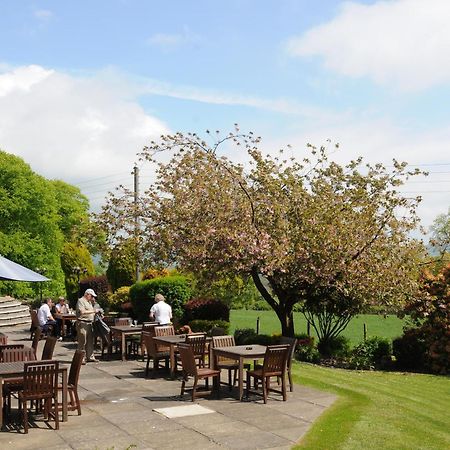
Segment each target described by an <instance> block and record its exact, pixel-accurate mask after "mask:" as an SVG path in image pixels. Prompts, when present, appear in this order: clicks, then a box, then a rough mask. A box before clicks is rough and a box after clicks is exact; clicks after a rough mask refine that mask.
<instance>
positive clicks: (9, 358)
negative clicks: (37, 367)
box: [3, 347, 36, 363]
mask: <svg viewBox="0 0 450 450" xmlns="http://www.w3.org/2000/svg"><path fill="white" fill-rule="evenodd" d="M16 361H36V355H35V353H34V350H33V349H32V348H28V347H27V348H24V347H22V348H7V349H5V350H3V362H5V363H7V362H16Z"/></svg>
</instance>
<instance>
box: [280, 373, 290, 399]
mask: <svg viewBox="0 0 450 450" xmlns="http://www.w3.org/2000/svg"><path fill="white" fill-rule="evenodd" d="M281 390H282V392H283V402H285V401H286V400H287V394H286V375H285V374H283V375H282V376H281ZM291 392H292V391H291Z"/></svg>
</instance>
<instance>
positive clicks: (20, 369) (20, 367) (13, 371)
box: [0, 361, 68, 428]
mask: <svg viewBox="0 0 450 450" xmlns="http://www.w3.org/2000/svg"><path fill="white" fill-rule="evenodd" d="M24 365H25V362H24V361H17V362H10V363H0V428H1V427H3V380H5V379H8V378H18V377H23V375H24ZM58 372H59V373H60V374H61V375H62V420H63V422H67V418H68V416H67V367H61V366H60V367H59V370H58Z"/></svg>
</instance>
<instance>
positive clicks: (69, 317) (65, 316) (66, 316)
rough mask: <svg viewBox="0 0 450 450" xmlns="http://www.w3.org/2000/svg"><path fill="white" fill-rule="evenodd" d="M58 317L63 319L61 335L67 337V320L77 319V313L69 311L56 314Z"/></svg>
mask: <svg viewBox="0 0 450 450" xmlns="http://www.w3.org/2000/svg"><path fill="white" fill-rule="evenodd" d="M55 316H56V318H58V319H61V337H63V338H64V337H65V335H66V320H68V321H71V320H77V316H76V314H73V313H68V314H55Z"/></svg>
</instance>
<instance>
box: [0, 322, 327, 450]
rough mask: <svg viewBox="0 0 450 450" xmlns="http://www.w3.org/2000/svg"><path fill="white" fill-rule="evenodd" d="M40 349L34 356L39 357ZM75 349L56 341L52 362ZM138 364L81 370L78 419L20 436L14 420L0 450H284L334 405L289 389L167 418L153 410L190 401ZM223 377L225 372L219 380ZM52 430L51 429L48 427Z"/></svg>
mask: <svg viewBox="0 0 450 450" xmlns="http://www.w3.org/2000/svg"><path fill="white" fill-rule="evenodd" d="M2 332H5V333H6V334H7V335H8V336H9V342H12V343H13V342H17V343H20V342H23V343H25V344H26V345H31V342H30V340H29V332H28V330H27V329H26V327H25V328H23V327H21V326H17V327H14V328H8V329H5V328H2ZM42 348H43V342H41V343H40V345H39V349H38V355H40V354H41V352H42ZM75 348H76V344H75V343H73V342H67V341H66V342H58V343H57V347H56V349H55V359H58V360H60V361H63V362H65V363H67V364H70V361H71V359H72V355H73V351H74V350H75ZM144 370H145V363H144V362H143V361H140V360H131V361H126V362H122V361H121V360H119V359H112V360H110V361H108V360H105V361H101V362H99V363H88V364H87V365H85V366H82V369H81V374H80V381H79V395H80V398H81V403H82V406H81V407H82V415H81V416H78V415H77V413H76V411H75V412H69V420H68V422H61V423H60V429H59V430H52V429H50V428H49V427H48V426H47V425H46V424H45V422H43V421H42V420H39V417H37V418H36V421H35V422H34V423H33V422H32V428H30V430H29V433H28V435H25V434H23V430H22V426H21V424H20V422H16V423H15V424H12V425H11V426H9V427H7V428H6V431H2V432H1V433H0V448H1V449H3V448H14V449H37V448H45V449H46V450H52V449H55V450H57V449H58V450H59V449H90V450H121V449H123V450H128V449H129V448H135V449H138V450H146V449H149V450H151V449H178V448H195V449H202V450H203V449H205V450H208V449H222V450H224V449H274V450H275V449H277V450H286V449H290V448H291V447H292V446H293V445H295V443H296V442H298V441H299V439H301V437H302V436H303V435H304V434H305V433H306V432H307V431H308V429H309V428H310V427H311V424H312V422H313V421H314V420H316V419H317V417H319V416H320V415H321V414H322V413H323V411H325V410H326V408H327V407H329V406H330V405H331V404H332V403H333V402H334V401H335V399H336V397H335V396H333V395H331V394H328V393H324V392H319V391H315V390H313V389H310V388H307V387H305V386H300V385H296V386H295V389H294V392H288V401H287V402H283V401H282V400H281V397H280V396H279V395H277V394H271V395H270V396H269V400H268V403H267V404H266V405H264V403H263V401H262V398H260V397H257V396H251V397H250V399H248V400H246V401H243V402H240V401H238V400H237V390H236V389H234V390H233V391H232V392H229V391H228V389H227V388H223V389H222V391H221V394H222V397H221V399H216V398H215V397H205V398H201V399H198V401H196V402H195V403H194V404H198V405H201V406H203V407H205V408H208V409H210V410H212V411H214V412H213V413H210V414H202V415H194V416H185V417H175V418H170V419H169V418H167V417H164V416H163V415H161V414H159V413H157V412H156V411H154V409H157V408H171V407H175V406H188V405H192V403H191V402H190V396H189V395H188V394H186V395H185V396H184V397H183V398H181V397H180V387H181V382H180V381H179V380H170V379H168V378H167V375H166V374H165V373H164V371H161V372H159V373H158V374H157V376H156V377H155V378H151V377H149V378H148V379H146V378H145V377H144ZM225 375H226V374H225ZM50 425H51V426H53V425H54V423H53V422H50Z"/></svg>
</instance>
